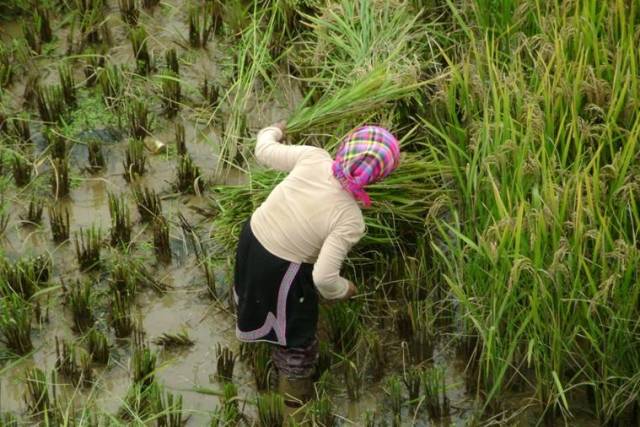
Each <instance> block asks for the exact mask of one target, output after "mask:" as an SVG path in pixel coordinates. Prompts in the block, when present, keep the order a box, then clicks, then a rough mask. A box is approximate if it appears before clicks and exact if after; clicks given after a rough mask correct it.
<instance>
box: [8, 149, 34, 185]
mask: <svg viewBox="0 0 640 427" xmlns="http://www.w3.org/2000/svg"><path fill="white" fill-rule="evenodd" d="M12 160H13V162H12V163H11V167H12V173H13V180H14V182H15V183H16V185H17V186H18V187H24V186H26V185H27V184H29V182H30V181H31V171H32V165H31V163H30V162H29V161H28V160H27V159H26V158H25V157H24V156H22V155H18V154H14V155H13V158H12Z"/></svg>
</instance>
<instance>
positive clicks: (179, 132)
mask: <svg viewBox="0 0 640 427" xmlns="http://www.w3.org/2000/svg"><path fill="white" fill-rule="evenodd" d="M175 130H176V151H177V152H178V155H179V156H184V155H186V154H187V142H186V138H185V132H184V125H183V124H182V122H177V123H176V126H175Z"/></svg>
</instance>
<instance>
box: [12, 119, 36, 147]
mask: <svg viewBox="0 0 640 427" xmlns="http://www.w3.org/2000/svg"><path fill="white" fill-rule="evenodd" d="M10 123H11V127H10V128H9V129H7V131H8V132H7V133H8V134H10V135H12V136H13V137H15V138H16V139H17V140H18V141H20V142H21V143H22V144H29V143H30V142H31V129H30V128H29V117H28V116H25V117H14V118H13V119H12V120H11V122H10Z"/></svg>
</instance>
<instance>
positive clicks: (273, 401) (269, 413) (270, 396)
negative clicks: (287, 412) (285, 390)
mask: <svg viewBox="0 0 640 427" xmlns="http://www.w3.org/2000/svg"><path fill="white" fill-rule="evenodd" d="M256 406H257V407H258V425H260V426H262V427H279V426H282V425H284V420H285V418H284V398H283V397H282V396H281V395H280V394H277V393H266V394H260V395H258V400H257V403H256Z"/></svg>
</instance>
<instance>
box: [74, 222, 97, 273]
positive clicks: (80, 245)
mask: <svg viewBox="0 0 640 427" xmlns="http://www.w3.org/2000/svg"><path fill="white" fill-rule="evenodd" d="M101 239H102V233H101V231H100V229H99V228H96V227H95V226H93V225H92V226H91V228H88V229H87V228H80V230H79V231H78V232H76V234H75V239H74V244H75V248H76V258H77V260H78V266H79V267H80V269H81V270H83V271H89V270H96V269H98V268H99V267H100V247H101V245H102V241H101Z"/></svg>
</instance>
